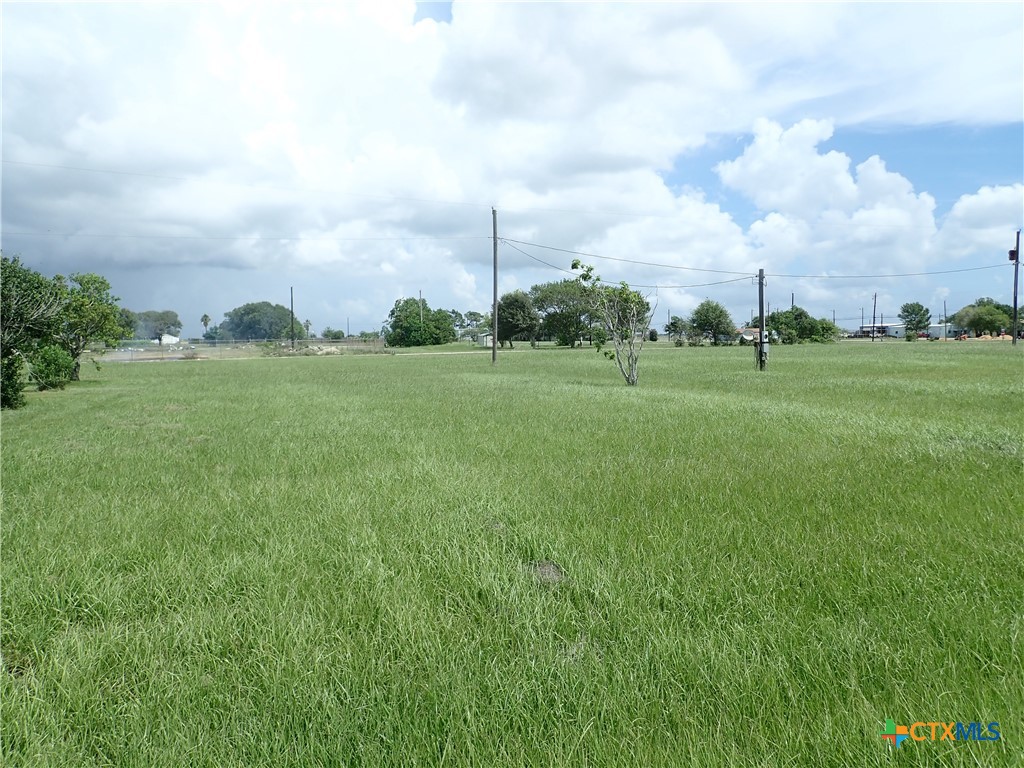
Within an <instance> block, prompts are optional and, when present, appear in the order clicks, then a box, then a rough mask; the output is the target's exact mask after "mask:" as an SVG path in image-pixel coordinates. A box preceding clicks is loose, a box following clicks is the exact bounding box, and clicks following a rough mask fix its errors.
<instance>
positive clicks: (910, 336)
mask: <svg viewBox="0 0 1024 768" xmlns="http://www.w3.org/2000/svg"><path fill="white" fill-rule="evenodd" d="M899 318H900V320H902V321H903V324H904V325H905V326H906V338H907V341H913V340H915V339H916V338H917V334H919V333H922V332H925V331H927V330H928V326H929V325H931V322H932V313H931V312H929V311H928V309H927V308H926V307H925V306H924V304H922V303H921V302H919V301H911V302H907V303H906V304H904V305H903V306H902V307H900V314H899Z"/></svg>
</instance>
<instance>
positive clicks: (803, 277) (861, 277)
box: [764, 264, 1008, 280]
mask: <svg viewBox="0 0 1024 768" xmlns="http://www.w3.org/2000/svg"><path fill="white" fill-rule="evenodd" d="M1005 266H1008V264H989V265H987V266H984V267H965V268H964V269H943V270H938V271H935V272H903V273H899V274H885V275H782V274H769V273H767V272H765V275H764V276H765V277H780V278H790V279H794V280H877V279H881V278H885V277H925V276H927V275H952V274H955V273H957V272H978V271H979V270H982V269H998V268H999V267H1005Z"/></svg>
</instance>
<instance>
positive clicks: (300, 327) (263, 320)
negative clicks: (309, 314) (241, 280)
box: [203, 301, 311, 341]
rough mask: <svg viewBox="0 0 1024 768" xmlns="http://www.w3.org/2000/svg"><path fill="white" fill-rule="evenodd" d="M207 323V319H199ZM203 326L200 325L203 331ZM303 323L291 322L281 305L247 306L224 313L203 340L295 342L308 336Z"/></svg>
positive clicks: (286, 309)
mask: <svg viewBox="0 0 1024 768" xmlns="http://www.w3.org/2000/svg"><path fill="white" fill-rule="evenodd" d="M203 317H204V318H205V319H206V321H207V322H209V320H210V318H209V316H208V315H203ZM205 326H206V323H204V327H205ZM310 327H311V324H310V323H309V321H308V320H307V321H306V322H305V323H300V322H299V321H298V320H297V319H296V320H295V321H294V323H293V322H292V312H291V310H290V309H288V307H285V306H282V305H281V304H271V303H270V302H269V301H258V302H251V303H249V304H243V305H242V306H240V307H235V308H234V309H232V310H231V311H230V312H225V313H224V319H223V320H222V321H221V322H220V323H217V324H214V325H210V326H208V327H206V331H205V332H204V333H203V338H204V339H206V340H208V341H249V340H251V339H261V340H262V339H290V338H292V334H293V333H294V337H295V338H296V339H306V338H308V336H309V328H310Z"/></svg>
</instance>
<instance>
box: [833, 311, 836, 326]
mask: <svg viewBox="0 0 1024 768" xmlns="http://www.w3.org/2000/svg"><path fill="white" fill-rule="evenodd" d="M835 324H836V311H835V310H834V309H833V310H832V325H835Z"/></svg>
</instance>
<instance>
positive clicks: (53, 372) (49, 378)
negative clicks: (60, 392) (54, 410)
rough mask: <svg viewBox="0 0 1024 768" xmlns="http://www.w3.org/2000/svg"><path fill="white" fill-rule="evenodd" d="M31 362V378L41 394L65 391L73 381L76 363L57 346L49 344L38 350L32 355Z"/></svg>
mask: <svg viewBox="0 0 1024 768" xmlns="http://www.w3.org/2000/svg"><path fill="white" fill-rule="evenodd" d="M31 361H32V371H31V374H30V376H31V378H32V380H33V381H34V382H35V383H36V388H37V389H38V390H39V391H40V392H42V391H43V390H45V389H64V386H65V385H66V384H67V383H68V382H69V381H71V374H72V372H73V371H74V368H75V361H74V360H72V359H71V355H69V354H68V353H67V352H65V351H64V350H63V349H61V348H60V347H58V346H57V345H56V344H47V345H46V346H43V347H40V348H39V349H37V350H36V351H35V352H34V353H33V354H32V357H31Z"/></svg>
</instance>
